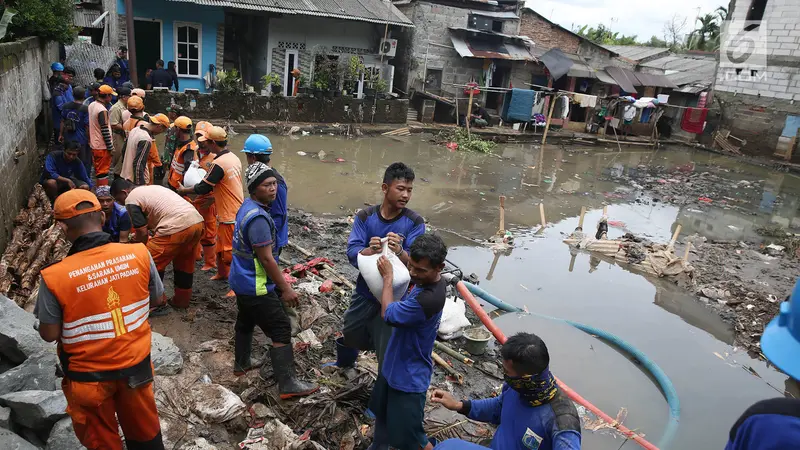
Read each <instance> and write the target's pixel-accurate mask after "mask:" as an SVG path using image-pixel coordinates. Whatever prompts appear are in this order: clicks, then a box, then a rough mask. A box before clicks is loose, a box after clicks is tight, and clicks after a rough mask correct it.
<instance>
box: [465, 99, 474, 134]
mask: <svg viewBox="0 0 800 450" xmlns="http://www.w3.org/2000/svg"><path fill="white" fill-rule="evenodd" d="M472 92H473V88H471V87H470V88H469V104H468V105H467V121H466V122H467V137H468V138H471V137H470V134H469V122H470V119H471V118H472Z"/></svg>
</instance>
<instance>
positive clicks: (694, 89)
mask: <svg viewBox="0 0 800 450" xmlns="http://www.w3.org/2000/svg"><path fill="white" fill-rule="evenodd" d="M709 87H711V85H710V84H708V85H706V84H687V85H686V86H684V87H682V88H680V89H677V90H675V92H683V93H685V94H699V93H701V92H703V91H705V90H707V89H708V88H709Z"/></svg>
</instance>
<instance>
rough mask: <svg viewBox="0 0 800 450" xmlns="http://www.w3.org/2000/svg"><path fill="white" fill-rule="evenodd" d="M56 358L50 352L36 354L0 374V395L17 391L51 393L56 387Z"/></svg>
mask: <svg viewBox="0 0 800 450" xmlns="http://www.w3.org/2000/svg"><path fill="white" fill-rule="evenodd" d="M57 362H58V356H56V354H55V353H54V352H52V351H44V352H40V353H37V354H35V355H33V356H31V357H30V358H28V359H26V360H25V361H24V362H23V363H22V364H20V365H18V366H16V367H14V368H13V369H11V370H9V371H7V372H5V373H3V374H0V395H4V394H8V393H11V392H19V391H33V390H41V391H52V390H55V386H56V363H57Z"/></svg>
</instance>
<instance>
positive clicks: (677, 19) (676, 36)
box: [664, 14, 687, 52]
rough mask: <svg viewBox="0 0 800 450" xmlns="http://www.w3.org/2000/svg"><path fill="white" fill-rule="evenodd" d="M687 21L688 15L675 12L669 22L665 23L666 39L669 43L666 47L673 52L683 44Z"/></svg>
mask: <svg viewBox="0 0 800 450" xmlns="http://www.w3.org/2000/svg"><path fill="white" fill-rule="evenodd" d="M686 21H687V19H686V17H682V16H679V15H678V14H675V15H673V16H672V19H670V20H669V22H666V23H665V24H664V41H666V43H667V44H668V45H666V46H665V47H669V49H670V50H672V51H673V52H676V51H678V50H680V49H681V47H682V45H683V39H684V36H683V33H684V30H686Z"/></svg>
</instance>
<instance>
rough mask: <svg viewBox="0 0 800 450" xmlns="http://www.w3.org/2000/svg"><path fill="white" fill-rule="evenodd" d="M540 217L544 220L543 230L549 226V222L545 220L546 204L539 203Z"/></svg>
mask: <svg viewBox="0 0 800 450" xmlns="http://www.w3.org/2000/svg"><path fill="white" fill-rule="evenodd" d="M539 217H540V218H541V219H542V228H544V227H546V226H547V221H546V220H545V219H544V203H539Z"/></svg>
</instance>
